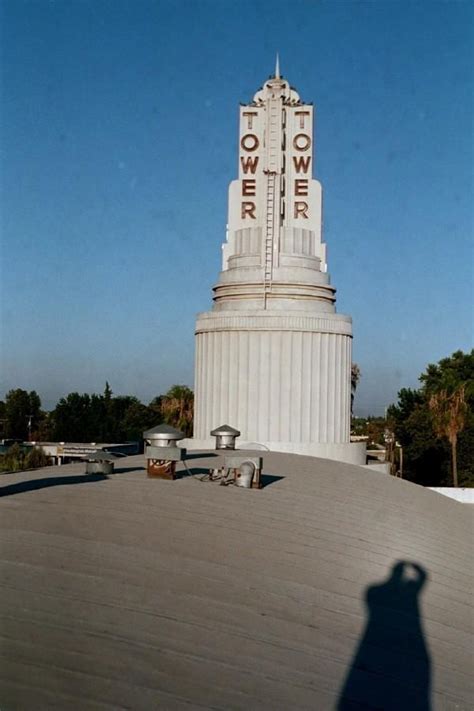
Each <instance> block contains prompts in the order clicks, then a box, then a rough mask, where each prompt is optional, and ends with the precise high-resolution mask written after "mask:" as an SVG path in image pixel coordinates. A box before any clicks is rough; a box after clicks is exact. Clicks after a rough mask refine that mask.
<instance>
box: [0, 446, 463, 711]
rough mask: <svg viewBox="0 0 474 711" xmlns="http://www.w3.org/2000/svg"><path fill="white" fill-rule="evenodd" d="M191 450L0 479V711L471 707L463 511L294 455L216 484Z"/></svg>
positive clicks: (400, 485)
mask: <svg viewBox="0 0 474 711" xmlns="http://www.w3.org/2000/svg"><path fill="white" fill-rule="evenodd" d="M259 455H261V452H259ZM191 457H192V458H190V459H189V460H188V462H187V466H188V467H189V468H190V470H191V472H192V473H193V474H196V476H193V477H190V476H188V477H185V478H182V479H180V480H178V481H174V482H170V481H163V480H157V479H148V478H147V477H146V473H145V471H144V459H143V456H134V457H127V458H123V459H121V460H120V462H118V463H117V464H116V470H115V472H116V473H114V474H113V475H112V476H110V477H109V478H108V479H107V478H103V477H101V476H100V475H85V474H84V469H85V464H84V463H77V464H71V465H67V466H63V467H56V468H54V467H49V468H47V469H44V470H37V471H34V472H31V471H30V472H23V473H18V474H8V475H0V494H2V498H1V500H0V586H1V595H0V601H1V602H0V657H1V662H0V708H1V709H2V711H14V710H16V709H21V710H23V709H33V708H34V709H35V711H37V710H41V709H61V711H67V710H69V709H80V710H81V711H82V710H83V709H84V710H88V709H133V711H139V710H141V709H143V710H149V709H155V708H160V709H187V710H188V711H189V709H199V708H207V709H210V708H212V709H242V710H243V709H246V710H248V709H272V710H273V709H281V710H282V711H283V710H284V711H288V710H289V709H311V710H312V711H326V709H328V710H329V709H337V710H338V711H341V710H342V711H345V710H346V709H347V710H348V709H364V708H379V709H381V708H382V709H393V710H395V709H396V710H397V711H400V710H402V709H423V710H425V711H428V710H429V711H441V710H443V711H447V710H448V709H449V710H450V711H451V710H453V711H454V709H456V710H457V711H467V710H468V709H469V710H471V709H472V708H474V703H473V700H474V699H473V687H472V649H473V646H472V643H473V636H472V598H471V594H470V591H471V590H472V582H473V580H472V573H473V560H472V553H471V550H470V546H471V543H472V532H473V528H472V521H473V517H472V513H473V512H472V509H471V508H470V507H469V506H466V505H463V504H459V503H457V502H455V501H452V500H450V499H448V498H446V497H443V496H441V495H439V494H436V493H434V492H431V491H428V490H425V489H422V488H421V487H417V486H415V485H413V484H409V483H407V482H404V481H400V480H399V479H394V478H390V477H388V476H387V475H384V474H381V473H378V472H371V471H367V470H365V469H363V468H360V467H355V466H352V465H348V464H340V463H336V462H332V461H329V460H322V459H319V460H318V459H313V458H310V457H301V456H296V455H288V454H275V453H265V455H264V472H265V475H266V478H265V480H264V482H265V488H264V489H262V490H260V491H258V490H245V489H238V488H234V487H222V486H219V485H218V484H216V483H206V482H201V481H199V479H198V476H199V475H200V474H202V473H203V469H205V468H206V467H209V466H213V467H215V466H216V465H217V463H218V462H219V461H220V459H218V458H216V456H212V457H209V458H207V459H206V458H201V457H199V456H193V455H191ZM178 467H182V465H181V464H179V465H178ZM400 561H410V562H412V563H414V564H415V566H416V567H410V566H408V565H405V566H403V565H398V566H397V563H398V562H400ZM394 566H395V567H394ZM402 573H403V575H402Z"/></svg>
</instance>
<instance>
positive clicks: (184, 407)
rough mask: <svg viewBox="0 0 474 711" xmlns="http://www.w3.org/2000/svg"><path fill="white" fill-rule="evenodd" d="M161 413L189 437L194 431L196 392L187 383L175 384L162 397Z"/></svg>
mask: <svg viewBox="0 0 474 711" xmlns="http://www.w3.org/2000/svg"><path fill="white" fill-rule="evenodd" d="M160 405H161V413H162V415H163V419H164V421H165V422H166V423H167V424H168V425H172V426H173V427H177V428H178V429H180V430H181V431H182V432H184V434H185V435H186V436H187V437H190V436H191V435H192V431H193V413H194V393H193V391H192V390H191V388H188V387H187V385H173V387H172V388H170V389H169V390H168V392H167V393H166V395H163V396H162V398H161V403H160Z"/></svg>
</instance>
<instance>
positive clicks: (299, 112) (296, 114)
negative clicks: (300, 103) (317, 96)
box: [249, 111, 309, 128]
mask: <svg viewBox="0 0 474 711" xmlns="http://www.w3.org/2000/svg"><path fill="white" fill-rule="evenodd" d="M295 116H299V117H300V128H304V117H305V116H309V111H295ZM249 128H251V126H249Z"/></svg>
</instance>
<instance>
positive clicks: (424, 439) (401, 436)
mask: <svg viewBox="0 0 474 711" xmlns="http://www.w3.org/2000/svg"><path fill="white" fill-rule="evenodd" d="M420 382H421V387H420V388H419V389H418V390H410V389H406V388H404V389H403V390H401V391H400V392H399V394H398V403H397V404H396V405H392V406H391V407H390V408H389V411H388V415H389V418H390V419H391V420H392V421H393V427H394V430H395V434H396V438H397V441H398V442H399V443H400V444H401V445H402V447H403V453H404V471H405V474H406V476H407V478H409V479H411V480H412V481H415V482H417V483H419V484H424V485H427V486H442V485H450V483H452V480H453V461H454V460H453V448H455V454H454V456H455V460H456V470H457V475H458V479H459V484H460V485H461V486H474V392H473V385H474V350H473V351H471V352H470V353H463V352H462V351H456V352H455V353H453V355H452V356H450V357H449V358H443V359H442V360H440V362H439V363H437V364H430V365H428V366H427V368H426V371H425V372H424V373H423V374H422V375H421V376H420ZM461 391H462V393H463V397H462V398H461V399H462V401H463V402H462V403H461V402H457V404H455V393H456V392H457V393H460V392H461ZM430 403H431V407H430ZM436 403H437V404H436ZM450 409H451V415H449V410H450ZM450 417H451V418H453V419H452V421H451V424H450V425H449V420H450ZM461 421H462V422H461ZM448 425H449V427H450V428H451V429H450V431H451V435H449V434H448V430H447V427H448ZM453 427H454V428H455V429H456V434H455V435H454V430H453V429H452V428H453ZM450 436H451V440H450V439H449V438H450ZM454 437H455V442H454V444H453V438H454ZM448 442H450V444H451V446H449V445H448Z"/></svg>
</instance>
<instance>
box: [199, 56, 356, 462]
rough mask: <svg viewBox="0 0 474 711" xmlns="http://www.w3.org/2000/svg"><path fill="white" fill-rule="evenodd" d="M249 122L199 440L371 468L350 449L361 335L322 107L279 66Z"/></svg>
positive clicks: (233, 191)
mask: <svg viewBox="0 0 474 711" xmlns="http://www.w3.org/2000/svg"><path fill="white" fill-rule="evenodd" d="M239 118H240V120H239V136H238V178H237V180H234V181H232V183H231V184H230V187H229V211H228V224H227V236H226V242H225V244H224V245H223V264H222V271H221V273H220V276H219V279H218V282H217V284H216V286H215V287H214V306H213V309H212V310H211V311H209V312H206V313H203V314H200V315H199V316H198V319H197V324H196V372H195V415H194V417H195V440H194V443H193V444H194V446H196V447H199V446H209V444H210V443H211V440H210V431H211V430H213V429H215V428H216V427H218V426H220V425H222V424H229V425H231V426H234V427H236V428H237V429H239V430H240V431H241V432H242V439H245V440H247V441H251V442H253V443H259V444H262V445H265V446H267V447H269V448H271V449H275V450H282V451H292V452H301V453H308V454H319V455H321V456H327V457H330V458H335V459H342V460H346V461H356V462H357V463H364V462H362V461H361V457H362V456H363V455H361V454H360V452H361V450H360V448H358V449H357V448H356V449H357V451H356V449H354V447H353V446H352V445H350V444H349V435H350V368H351V339H352V328H351V319H350V317H348V316H344V315H341V314H336V310H335V289H334V288H333V287H332V286H331V284H330V280H329V275H328V274H327V265H326V247H325V244H324V243H323V241H322V235H321V202H322V191H321V185H320V183H319V182H318V181H317V180H315V179H314V178H313V168H314V166H313V161H314V135H313V106H312V105H311V104H304V103H303V102H302V101H301V100H300V97H299V95H298V94H297V92H296V91H295V90H294V89H293V88H292V87H291V86H290V85H289V83H288V82H287V81H286V80H285V79H283V77H281V76H280V73H279V69H278V65H277V68H276V70H275V75H274V76H273V77H271V78H270V79H269V80H268V81H267V82H266V83H265V85H264V86H263V87H262V88H261V89H260V90H259V91H257V93H256V94H255V96H254V98H253V100H252V101H251V102H250V103H249V104H247V105H244V106H241V108H240V117H239Z"/></svg>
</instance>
